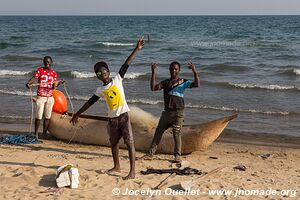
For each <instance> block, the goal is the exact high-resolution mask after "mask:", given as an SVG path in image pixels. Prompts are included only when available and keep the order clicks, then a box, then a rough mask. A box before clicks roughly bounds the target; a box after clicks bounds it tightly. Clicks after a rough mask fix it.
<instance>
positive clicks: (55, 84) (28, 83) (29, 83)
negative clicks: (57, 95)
mask: <svg viewBox="0 0 300 200" xmlns="http://www.w3.org/2000/svg"><path fill="white" fill-rule="evenodd" d="M36 79H37V78H35V77H34V76H33V77H32V78H31V79H29V81H28V82H27V83H26V84H25V86H26V87H27V88H28V89H29V88H30V87H31V86H32V84H33V83H34V81H35V80H36ZM64 83H65V80H64V79H62V80H61V81H56V82H54V83H53V89H54V88H56V87H58V86H59V85H61V84H64Z"/></svg>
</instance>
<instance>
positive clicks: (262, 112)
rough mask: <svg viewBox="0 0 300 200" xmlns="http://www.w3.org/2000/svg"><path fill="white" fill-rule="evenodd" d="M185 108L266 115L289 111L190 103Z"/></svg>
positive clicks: (287, 113) (285, 113)
mask: <svg viewBox="0 0 300 200" xmlns="http://www.w3.org/2000/svg"><path fill="white" fill-rule="evenodd" d="M186 107H187V108H200V109H210V110H222V111H233V112H247V113H259V114H266V115H289V114H291V113H290V112H287V111H282V112H276V111H262V110H254V109H238V108H230V107H225V106H222V107H215V106H206V105H191V104H187V105H186Z"/></svg>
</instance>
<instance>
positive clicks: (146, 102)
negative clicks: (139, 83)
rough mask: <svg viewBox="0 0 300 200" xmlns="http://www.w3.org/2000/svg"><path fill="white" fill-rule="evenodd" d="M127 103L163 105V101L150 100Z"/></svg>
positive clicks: (136, 100) (129, 101)
mask: <svg viewBox="0 0 300 200" xmlns="http://www.w3.org/2000/svg"><path fill="white" fill-rule="evenodd" d="M127 102H128V103H137V104H147V105H157V104H163V103H164V102H163V101H160V100H150V99H129V100H127Z"/></svg>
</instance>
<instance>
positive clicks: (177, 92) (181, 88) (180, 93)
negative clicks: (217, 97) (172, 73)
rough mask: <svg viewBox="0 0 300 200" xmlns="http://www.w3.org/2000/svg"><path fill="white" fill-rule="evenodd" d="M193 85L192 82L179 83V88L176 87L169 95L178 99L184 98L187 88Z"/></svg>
mask: <svg viewBox="0 0 300 200" xmlns="http://www.w3.org/2000/svg"><path fill="white" fill-rule="evenodd" d="M191 84H192V81H190V80H185V81H182V82H181V83H179V84H178V85H177V86H175V87H174V88H173V89H172V90H171V91H170V92H169V95H173V96H177V97H183V96H184V90H185V89H186V88H189V87H190V86H191Z"/></svg>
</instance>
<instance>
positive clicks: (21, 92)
mask: <svg viewBox="0 0 300 200" xmlns="http://www.w3.org/2000/svg"><path fill="white" fill-rule="evenodd" d="M0 94H11V95H17V96H30V95H31V94H30V92H29V91H20V90H0ZM32 95H33V96H34V95H36V92H32Z"/></svg>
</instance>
